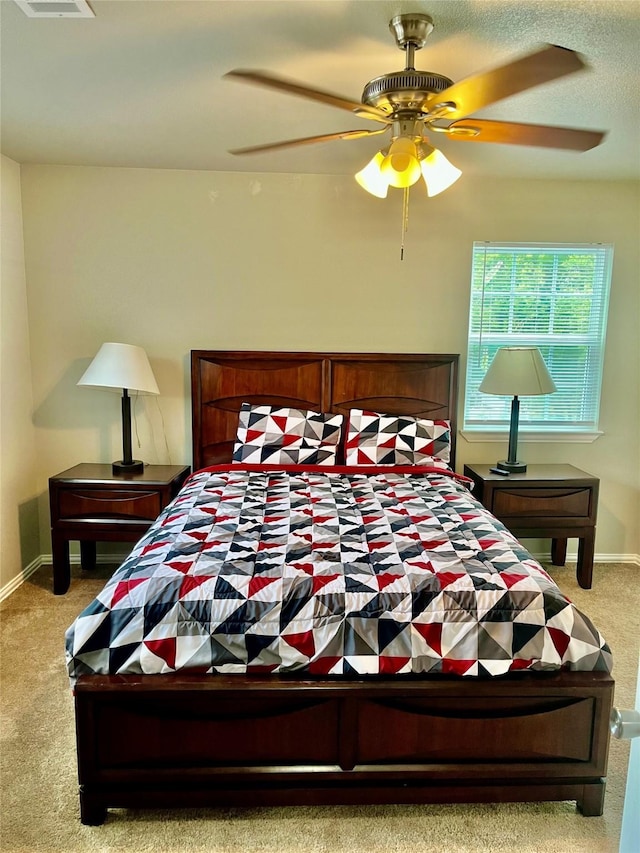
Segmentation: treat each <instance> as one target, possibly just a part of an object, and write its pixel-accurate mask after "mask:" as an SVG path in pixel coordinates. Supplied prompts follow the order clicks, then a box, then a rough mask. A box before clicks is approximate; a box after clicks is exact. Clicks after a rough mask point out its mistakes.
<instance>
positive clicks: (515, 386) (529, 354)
mask: <svg viewBox="0 0 640 853" xmlns="http://www.w3.org/2000/svg"><path fill="white" fill-rule="evenodd" d="M478 390H479V391H482V392H483V393H484V394H498V395H500V396H506V395H509V396H511V395H513V399H512V401H511V424H510V427H509V451H508V458H507V459H505V460H503V461H502V462H498V463H497V465H496V467H497V468H499V469H500V470H501V471H505V472H506V473H514V474H522V473H524V472H525V471H526V470H527V466H526V464H525V463H524V462H519V461H518V460H517V453H518V421H519V418H520V400H519V397H529V396H535V395H538V394H552V393H553V392H554V391H556V390H557V389H556V386H555V383H554V381H553V379H552V378H551V375H550V374H549V371H548V370H547V365H546V364H545V363H544V359H543V358H542V354H541V352H540V350H539V349H538V348H537V347H500V349H499V350H498V351H497V352H496V354H495V356H494V359H493V361H492V362H491V364H490V365H489V369H488V370H487V372H486V374H485V377H484V379H483V380H482V382H481V383H480V387H479V388H478Z"/></svg>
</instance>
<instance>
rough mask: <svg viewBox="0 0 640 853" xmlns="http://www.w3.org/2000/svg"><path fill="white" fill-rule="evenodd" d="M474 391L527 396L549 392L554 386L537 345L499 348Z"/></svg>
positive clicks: (554, 389) (551, 391)
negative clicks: (476, 389)
mask: <svg viewBox="0 0 640 853" xmlns="http://www.w3.org/2000/svg"><path fill="white" fill-rule="evenodd" d="M478 390H479V391H482V392H484V393H485V394H499V395H502V396H515V397H529V396H536V395H538V394H552V393H553V392H554V391H556V390H557V389H556V386H555V382H554V381H553V379H552V378H551V375H550V374H549V371H548V370H547V365H546V364H545V363H544V359H543V358H542V353H541V352H540V350H539V349H538V348H537V347H500V349H499V350H498V351H497V353H496V354H495V356H494V359H493V361H492V362H491V364H490V365H489V369H488V370H487V372H486V375H485V377H484V379H483V380H482V382H481V383H480V387H479V388H478Z"/></svg>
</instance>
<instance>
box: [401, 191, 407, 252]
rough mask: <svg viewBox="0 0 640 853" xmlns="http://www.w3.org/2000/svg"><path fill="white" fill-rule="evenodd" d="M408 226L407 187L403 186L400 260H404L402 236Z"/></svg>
mask: <svg viewBox="0 0 640 853" xmlns="http://www.w3.org/2000/svg"><path fill="white" fill-rule="evenodd" d="M408 227H409V187H405V188H404V195H403V197H402V237H401V240H400V260H401V261H404V238H405V235H406V233H407V228H408Z"/></svg>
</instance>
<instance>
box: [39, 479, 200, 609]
mask: <svg viewBox="0 0 640 853" xmlns="http://www.w3.org/2000/svg"><path fill="white" fill-rule="evenodd" d="M190 470H191V469H190V468H189V466H188V465H145V467H144V471H143V472H142V473H141V474H133V475H127V476H117V475H114V474H113V473H112V469H111V465H101V464H93V463H88V462H84V463H82V464H80V465H76V466H75V467H73V468H69V469H68V470H67V471H63V472H62V473H61V474H56V476H55V477H51V478H50V479H49V503H50V507H51V544H52V554H53V591H54V593H55V594H56V595H62V594H64V593H65V592H66V591H67V590H68V589H69V583H70V581H71V571H70V566H69V541H70V540H71V539H74V540H76V539H77V540H79V542H80V562H81V565H82V568H83V569H87V570H88V569H92V568H95V565H96V542H137V541H138V539H140V537H141V536H142V534H143V533H144V532H145V531H146V530H148V529H149V527H150V525H151V522H152V521H153V520H154V519H155V518H156V517H157V516H158V515H159V514H160V512H161V510H162V509H164V507H165V506H166V505H167V504H168V503H169V502H170V501H171V500H172V499H173V498H174V497H175V496H176V495H177V493H178V491H179V490H180V487H181V486H182V484H183V483H184V481H185V480H186V478H187V477H188V476H189V472H190Z"/></svg>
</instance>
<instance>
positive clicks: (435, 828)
mask: <svg viewBox="0 0 640 853" xmlns="http://www.w3.org/2000/svg"><path fill="white" fill-rule="evenodd" d="M547 568H548V569H549V571H550V572H551V573H552V574H553V575H554V577H555V579H556V580H557V582H558V584H559V585H560V587H561V588H562V589H563V590H564V592H565V593H566V594H567V595H568V596H569V597H570V598H571V599H572V600H573V601H574V602H575V603H576V604H577V605H578V606H579V607H580V608H581V609H582V610H584V612H585V613H586V614H587V615H589V616H590V617H591V618H592V619H593V621H594V622H595V623H596V624H597V625H598V627H599V628H600V629H601V631H602V633H603V634H604V635H605V637H606V639H607V641H608V642H609V644H610V646H611V647H612V650H613V656H614V661H615V670H614V675H615V677H616V704H617V705H618V707H632V705H633V701H634V697H635V679H636V675H637V668H638V645H639V636H640V616H639V614H640V569H639V568H638V567H634V566H630V565H598V566H596V569H595V571H594V588H593V589H592V590H589V591H587V590H581V589H580V588H579V587H578V586H577V584H576V581H575V577H574V573H573V570H572V569H570V568H563V569H556V568H551V567H549V566H547ZM50 574H51V573H50V570H47V569H46V568H42V569H40V570H39V571H38V572H36V574H34V575H33V576H32V577H31V578H30V579H29V580H28V581H27V582H26V583H25V584H23V585H22V586H21V587H20V588H19V589H18V590H17V591H16V592H15V593H14V594H13V595H12V596H11V597H10V598H9V599H7V600H6V601H5V602H3V603H2V605H0V619H1V626H0V627H1V642H0V655H1V657H0V691H1V702H2V705H1V707H2V717H1V740H0V743H1V750H2V753H1V757H2V765H1V773H2V775H1V781H2V795H1V800H0V809H1V812H0V830H1V834H0V849H1V850H2V851H4V853H18V851H19V853H37V851H46V853H50V852H51V853H54V851H55V852H56V853H57V851H60V853H62V851H64V853H76V851H78V852H79V851H100V853H107V851H139V853H144V851H153V853H168V852H169V851H171V853H178V851H190V853H258V852H259V853H341V851H349V853H432V851H433V853H464V851H482V853H494V851H495V853H506V851H516V850H517V851H520V853H596V852H597V853H615V851H617V850H618V839H619V835H620V821H621V812H622V804H623V799H624V792H625V784H626V767H627V757H628V750H629V746H628V742H624V741H617V740H613V741H612V743H611V749H610V761H609V778H608V783H607V795H606V799H605V811H604V815H603V816H602V817H592V818H585V817H582V815H580V814H579V813H577V812H576V809H575V804H573V803H544V804H528V803H524V804H514V805H469V806H466V805H455V806H375V807H367V808H354V807H338V806H335V807H316V808H303V807H298V808H251V807H248V808H246V809H209V810H185V811H180V810H175V811H167V812H157V811H146V812H145V811H126V810H121V811H110V812H109V816H108V818H107V821H106V823H105V824H104V825H103V826H100V827H88V826H83V825H82V824H81V823H80V820H79V809H78V798H77V786H76V767H75V743H74V720H73V705H72V699H71V694H70V691H69V688H68V682H67V678H66V671H65V666H64V651H63V635H64V631H65V629H66V628H67V626H68V625H69V624H70V623H71V622H72V621H73V619H74V618H75V616H76V615H77V614H78V612H79V611H80V610H81V609H82V608H83V607H84V606H85V604H86V603H88V602H89V601H90V600H91V598H93V597H94V596H95V594H96V593H97V592H98V590H99V589H100V588H101V587H102V585H103V583H104V579H105V578H106V577H107V574H108V570H106V569H104V568H100V569H99V570H98V572H97V573H96V574H94V575H92V576H91V577H89V576H85V577H80V571H79V570H75V572H74V574H73V580H72V585H71V589H70V590H69V592H68V593H67V595H65V596H56V597H54V596H53V595H52V593H51V591H50ZM98 574H99V575H100V577H98Z"/></svg>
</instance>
